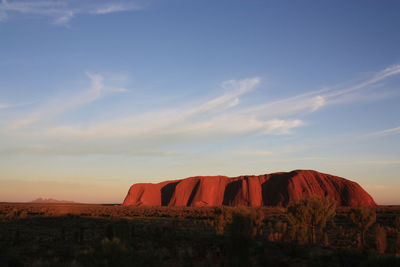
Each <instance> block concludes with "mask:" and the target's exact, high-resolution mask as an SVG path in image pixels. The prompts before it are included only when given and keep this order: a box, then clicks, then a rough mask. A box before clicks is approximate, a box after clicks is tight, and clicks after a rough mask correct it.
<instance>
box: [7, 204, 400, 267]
mask: <svg viewBox="0 0 400 267" xmlns="http://www.w3.org/2000/svg"><path fill="white" fill-rule="evenodd" d="M0 225H1V226H0V266H351V267H355V266H400V258H399V255H400V207H396V206H380V207H376V208H349V207H336V205H335V203H334V202H333V201H332V200H330V199H329V198H320V197H307V198H304V199H302V200H301V201H298V202H294V203H290V204H289V206H288V207H287V208H279V207H259V208H249V207H202V208H187V207H175V208H170V207H121V206H105V205H84V204H67V205H66V204H8V203H3V204H0Z"/></svg>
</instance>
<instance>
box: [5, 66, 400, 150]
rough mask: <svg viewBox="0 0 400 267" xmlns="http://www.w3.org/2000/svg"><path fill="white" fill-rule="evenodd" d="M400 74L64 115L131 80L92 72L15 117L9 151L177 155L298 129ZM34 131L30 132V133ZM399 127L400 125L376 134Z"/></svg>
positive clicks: (228, 88) (248, 85) (238, 84)
mask: <svg viewBox="0 0 400 267" xmlns="http://www.w3.org/2000/svg"><path fill="white" fill-rule="evenodd" d="M397 74H400V66H399V65H396V66H394V67H390V68H388V69H386V70H384V71H382V72H379V73H378V74H376V75H374V77H373V78H370V79H367V80H366V81H364V82H360V83H359V84H357V85H353V86H350V87H346V88H339V89H331V88H323V89H321V90H315V91H310V92H306V93H303V94H299V95H295V96H292V97H288V98H284V99H279V100H275V101H265V102H261V103H260V102H258V104H255V103H254V101H253V102H251V103H248V102H246V101H244V99H243V98H242V97H243V96H244V95H245V94H250V93H251V92H252V91H253V90H255V88H257V87H258V86H259V85H260V84H261V79H260V78H259V77H253V78H247V79H242V80H229V81H225V82H222V83H221V84H219V87H220V90H221V91H222V93H220V94H219V95H216V96H214V97H212V98H209V99H208V100H204V101H196V100H192V101H190V100H189V101H185V102H183V103H181V104H177V105H176V106H175V107H173V108H164V107H162V106H160V107H156V108H152V111H142V112H138V111H136V112H133V113H132V114H129V113H124V114H125V115H120V116H118V115H117V116H115V117H113V118H112V119H107V120H89V121H86V122H84V123H82V122H81V121H79V120H75V121H74V122H70V123H66V122H65V121H64V122H58V120H57V118H58V117H60V115H62V114H64V113H68V112H70V111H73V110H75V109H78V108H81V107H83V106H85V105H87V104H89V103H92V102H94V101H96V100H97V99H100V98H102V97H103V96H105V95H106V94H108V93H115V92H124V91H126V89H125V88H120V87H118V86H110V85H109V80H107V79H105V78H104V76H103V75H100V74H94V73H87V76H88V78H89V79H90V86H89V87H88V88H87V89H85V90H79V91H76V94H72V95H70V96H69V97H67V98H54V99H52V100H51V101H48V102H47V103H44V104H43V105H41V106H39V107H37V108H35V109H33V110H30V111H29V113H28V114H26V115H25V116H23V117H19V118H17V119H15V118H14V119H13V120H12V122H11V123H9V124H8V127H7V128H6V130H5V131H3V132H4V134H3V135H8V138H9V139H10V140H13V139H15V138H16V137H15V136H19V138H22V139H24V140H25V141H24V142H26V144H25V145H24V144H23V142H19V143H18V146H14V147H12V146H11V145H10V146H9V147H4V149H3V150H2V151H3V152H4V153H6V152H7V151H8V153H12V151H23V150H24V149H26V151H37V152H38V153H63V152H64V153H67V154H85V153H87V154H90V153H95V154H101V153H105V154H110V153H111V154H118V153H121V154H130V155H145V154H146V153H150V154H152V153H155V154H160V152H163V151H169V152H168V153H167V155H172V154H173V153H175V152H170V151H173V150H174V149H173V148H174V145H178V144H185V145H198V144H199V142H220V141H228V140H234V138H242V137H245V138H251V137H256V136H263V135H290V134H293V132H294V129H296V128H298V127H300V126H304V125H306V123H305V122H304V121H303V119H302V117H303V116H304V115H306V114H308V113H312V112H317V111H318V110H320V109H321V108H323V107H325V106H327V105H334V104H338V103H342V102H340V101H336V100H337V99H336V97H338V96H340V97H342V98H343V97H347V96H348V95H349V94H353V93H354V92H355V91H358V90H361V89H363V88H369V86H371V85H375V83H377V82H378V81H383V80H384V79H386V78H388V77H391V76H393V75H397ZM353 101H354V100H353ZM116 112H117V113H118V111H116ZM0 132H1V129H0ZM28 132H29V135H27V134H26V133H28ZM399 132H400V128H399V127H398V128H393V129H389V130H385V131H381V132H379V133H374V134H375V135H389V134H397V133H399ZM26 140H30V141H26ZM59 140H62V142H60V141H59ZM11 143H12V142H11ZM171 148H172V150H171ZM18 153H19V152H18ZM171 153H172V154H171ZM255 153H258V152H255ZM260 153H261V152H260ZM260 153H259V155H261V154H263V153H264V152H262V153H261V154H260ZM161 154H162V153H161ZM264 155H267V154H265V153H264Z"/></svg>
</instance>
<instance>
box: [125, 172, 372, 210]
mask: <svg viewBox="0 0 400 267" xmlns="http://www.w3.org/2000/svg"><path fill="white" fill-rule="evenodd" d="M304 195H320V196H330V197H331V198H333V199H335V200H336V201H337V204H338V205H340V206H370V207H371V206H372V207H373V206H376V203H375V201H374V200H373V199H372V197H371V196H370V195H369V194H368V193H367V192H366V191H365V190H364V189H363V188H361V186H360V185H358V184H357V183H356V182H353V181H350V180H348V179H345V178H341V177H337V176H334V175H330V174H325V173H320V172H317V171H314V170H295V171H291V172H278V173H272V174H264V175H259V176H254V175H248V176H247V175H246V176H239V177H234V178H230V177H226V176H197V177H190V178H186V179H182V180H174V181H165V182H161V183H158V184H150V183H139V184H134V185H132V186H131V188H130V189H129V192H128V194H127V196H126V198H125V200H124V203H123V205H124V206H130V205H133V206H192V207H198V206H252V207H258V206H287V205H288V203H289V202H290V201H292V200H298V199H300V198H301V197H302V196H304Z"/></svg>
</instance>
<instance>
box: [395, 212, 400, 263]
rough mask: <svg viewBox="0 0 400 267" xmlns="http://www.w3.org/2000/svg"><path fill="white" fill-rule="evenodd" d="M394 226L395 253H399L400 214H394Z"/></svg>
mask: <svg viewBox="0 0 400 267" xmlns="http://www.w3.org/2000/svg"><path fill="white" fill-rule="evenodd" d="M394 228H395V230H396V241H395V242H396V243H395V250H396V251H395V254H396V255H399V253H400V216H396V218H395V219H394Z"/></svg>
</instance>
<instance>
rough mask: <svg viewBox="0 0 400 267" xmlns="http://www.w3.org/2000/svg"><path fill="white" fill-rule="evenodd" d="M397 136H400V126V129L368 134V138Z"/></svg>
mask: <svg viewBox="0 0 400 267" xmlns="http://www.w3.org/2000/svg"><path fill="white" fill-rule="evenodd" d="M397 134H400V126H399V127H395V128H391V129H386V130H383V131H377V132H373V133H369V134H367V136H369V137H382V136H388V135H397Z"/></svg>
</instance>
